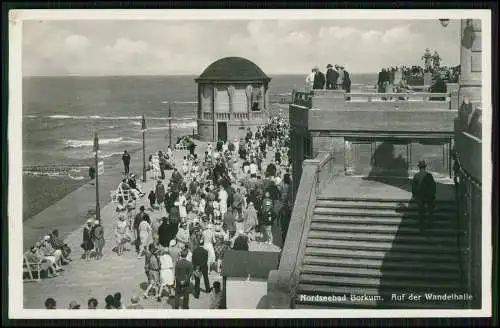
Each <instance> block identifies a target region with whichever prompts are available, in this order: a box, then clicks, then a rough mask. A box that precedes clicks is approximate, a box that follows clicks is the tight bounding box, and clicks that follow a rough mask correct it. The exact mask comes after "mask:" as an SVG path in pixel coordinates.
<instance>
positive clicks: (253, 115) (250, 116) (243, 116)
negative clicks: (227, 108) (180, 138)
mask: <svg viewBox="0 0 500 328" xmlns="http://www.w3.org/2000/svg"><path fill="white" fill-rule="evenodd" d="M264 115H265V112H263V111H258V112H252V111H251V112H249V113H217V112H216V113H215V119H216V120H218V121H233V120H237V121H238V120H239V121H241V120H244V121H248V120H259V119H263V118H264ZM213 118H214V117H213V113H211V112H203V119H204V120H208V121H211V120H213Z"/></svg>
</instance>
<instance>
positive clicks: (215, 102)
mask: <svg viewBox="0 0 500 328" xmlns="http://www.w3.org/2000/svg"><path fill="white" fill-rule="evenodd" d="M213 104H214V105H213V107H212V124H213V136H214V139H213V142H217V123H216V122H217V120H216V119H215V109H216V108H217V107H218V106H219V104H218V101H217V85H216V84H215V85H214V102H213Z"/></svg>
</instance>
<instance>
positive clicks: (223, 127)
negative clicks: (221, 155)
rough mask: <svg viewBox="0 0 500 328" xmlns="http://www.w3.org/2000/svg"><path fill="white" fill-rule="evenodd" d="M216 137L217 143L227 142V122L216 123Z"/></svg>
mask: <svg viewBox="0 0 500 328" xmlns="http://www.w3.org/2000/svg"><path fill="white" fill-rule="evenodd" d="M217 137H218V140H217V141H219V140H221V141H224V142H226V141H227V122H217Z"/></svg>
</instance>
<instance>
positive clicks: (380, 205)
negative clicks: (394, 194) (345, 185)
mask: <svg viewBox="0 0 500 328" xmlns="http://www.w3.org/2000/svg"><path fill="white" fill-rule="evenodd" d="M316 207H327V208H363V209H371V210H378V209H381V210H388V209H389V210H390V209H392V210H396V209H397V210H399V211H402V212H404V211H407V212H412V211H418V206H417V204H416V203H408V202H406V203H398V202H394V203H389V202H359V201H332V200H316ZM455 211H456V206H455V204H446V203H445V204H437V206H436V207H435V212H451V213H455Z"/></svg>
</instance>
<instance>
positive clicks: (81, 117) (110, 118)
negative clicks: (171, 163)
mask: <svg viewBox="0 0 500 328" xmlns="http://www.w3.org/2000/svg"><path fill="white" fill-rule="evenodd" d="M24 117H26V118H36V117H38V116H35V115H24ZM45 117H47V118H51V119H59V120H64V119H73V120H107V121H113V120H140V119H141V116H100V115H61V114H57V115H49V116H45ZM168 119H169V118H168V117H148V116H146V120H147V121H150V120H153V121H168ZM193 119H195V117H192V116H190V117H179V118H177V117H175V118H172V121H184V120H193ZM134 123H139V124H140V122H134Z"/></svg>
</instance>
